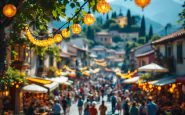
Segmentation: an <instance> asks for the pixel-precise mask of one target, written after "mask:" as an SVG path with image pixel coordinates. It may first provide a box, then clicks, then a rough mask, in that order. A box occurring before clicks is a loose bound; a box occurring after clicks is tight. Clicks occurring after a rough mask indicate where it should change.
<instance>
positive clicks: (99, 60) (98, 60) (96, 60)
mask: <svg viewBox="0 0 185 115" xmlns="http://www.w3.org/2000/svg"><path fill="white" fill-rule="evenodd" d="M94 61H95V62H103V61H104V59H96V58H94Z"/></svg>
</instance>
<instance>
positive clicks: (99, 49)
mask: <svg viewBox="0 0 185 115" xmlns="http://www.w3.org/2000/svg"><path fill="white" fill-rule="evenodd" d="M103 50H105V48H93V49H91V51H103Z"/></svg>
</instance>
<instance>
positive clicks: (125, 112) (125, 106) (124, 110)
mask: <svg viewBox="0 0 185 115" xmlns="http://www.w3.org/2000/svg"><path fill="white" fill-rule="evenodd" d="M129 101H130V100H129V98H127V99H126V100H125V104H124V109H123V113H124V115H129V104H128V103H129Z"/></svg>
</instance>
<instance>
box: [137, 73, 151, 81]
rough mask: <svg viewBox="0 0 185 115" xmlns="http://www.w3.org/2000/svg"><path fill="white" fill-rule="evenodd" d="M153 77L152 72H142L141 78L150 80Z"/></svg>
mask: <svg viewBox="0 0 185 115" xmlns="http://www.w3.org/2000/svg"><path fill="white" fill-rule="evenodd" d="M151 77H152V74H150V73H148V74H142V75H141V76H140V78H139V79H142V80H149V79H150V78H151Z"/></svg>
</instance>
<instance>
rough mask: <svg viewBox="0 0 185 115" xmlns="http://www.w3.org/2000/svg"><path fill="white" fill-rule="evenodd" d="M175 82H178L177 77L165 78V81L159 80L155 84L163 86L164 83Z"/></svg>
mask: <svg viewBox="0 0 185 115" xmlns="http://www.w3.org/2000/svg"><path fill="white" fill-rule="evenodd" d="M175 82H176V78H173V79H168V80H165V81H163V82H158V83H156V84H155V85H159V86H163V85H168V84H171V83H175Z"/></svg>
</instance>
